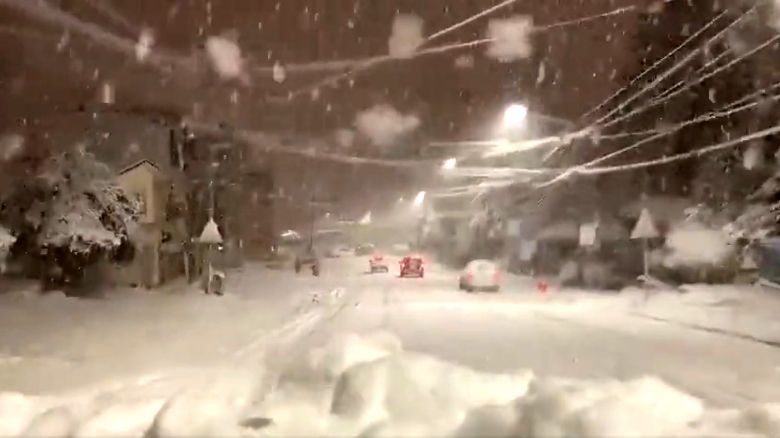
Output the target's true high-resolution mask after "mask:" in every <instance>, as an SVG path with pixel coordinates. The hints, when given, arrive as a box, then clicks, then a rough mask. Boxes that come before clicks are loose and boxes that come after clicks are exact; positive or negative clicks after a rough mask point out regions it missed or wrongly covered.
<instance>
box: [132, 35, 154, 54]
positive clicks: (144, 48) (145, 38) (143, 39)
mask: <svg viewBox="0 0 780 438" xmlns="http://www.w3.org/2000/svg"><path fill="white" fill-rule="evenodd" d="M153 46H154V33H153V32H152V30H151V29H148V28H144V29H142V30H141V33H140V34H139V35H138V41H137V42H136V43H135V59H136V60H137V61H138V62H144V61H146V58H147V57H149V54H150V53H152V47H153Z"/></svg>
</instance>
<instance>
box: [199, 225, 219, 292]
mask: <svg viewBox="0 0 780 438" xmlns="http://www.w3.org/2000/svg"><path fill="white" fill-rule="evenodd" d="M198 242H199V243H203V244H205V245H207V249H206V258H207V262H208V271H207V272H206V275H207V277H206V281H205V285H204V288H205V289H206V293H207V294H209V293H212V292H213V293H216V294H217V295H222V282H223V280H224V277H225V274H224V273H222V272H221V271H216V270H214V254H213V252H214V246H216V245H219V244H221V243H222V235H221V234H220V233H219V228H218V227H217V223H216V222H214V218H209V221H208V222H206V225H204V226H203V231H202V232H201V233H200V237H199V238H198Z"/></svg>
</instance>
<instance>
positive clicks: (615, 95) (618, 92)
mask: <svg viewBox="0 0 780 438" xmlns="http://www.w3.org/2000/svg"><path fill="white" fill-rule="evenodd" d="M726 12H728V10H727V9H724V10H723V12H721V13H720V14H718V15H717V16H715V18H713V19H712V20H710V21H709V22H707V23H706V24H705V25H704V26H702V27H701V28H700V29H699V30H697V31H696V32H694V33H693V34H692V35H691V36H689V37H688V38H686V39H685V40H684V41H683V42H682V43H680V45H678V46H677V47H675V48H674V49H672V50H670V51H669V53H667V54H666V55H664V56H663V57H661V59H659V60H658V61H656V62H654V63H653V65H651V66H650V67H647V68H646V69H644V70H643V71H642V72H641V73H639V74H638V75H637V76H636V77H634V78H633V79H631V81H630V82H629V83H628V85H626V86H625V87H622V88H620V89H618V90H617V91H615V92H614V93H613V94H612V95H610V96H609V97H607V98H606V99H605V100H604V101H603V102H601V103H599V104H598V105H596V106H595V107H593V108H592V109H590V110H588V112H586V113H585V114H583V115H582V116H580V120H582V119H584V118H587V117H589V116H590V115H592V114H593V113H595V112H596V111H598V110H600V109H601V108H603V107H604V106H605V105H607V104H608V103H610V102H612V100H614V99H615V98H616V97H618V96H619V95H620V94H622V93H623V92H625V91H626V90H628V88H629V87H632V86H634V85H635V84H636V83H637V82H639V81H640V80H641V79H642V78H644V77H645V76H647V74H648V73H650V72H651V71H654V70H655V69H656V68H658V66H660V65H661V64H663V63H664V62H666V60H667V59H669V58H671V57H672V56H674V55H675V54H676V53H677V52H679V51H680V50H682V49H683V47H685V46H687V45H688V44H689V43H690V42H691V41H693V40H695V39H696V38H698V37H699V36H700V35H701V34H703V33H704V32H705V31H706V30H707V29H709V28H710V27H712V26H713V25H714V24H715V23H716V22H717V21H718V20H720V19H721V17H723V16H724V15H725V14H726ZM711 42H712V41H711V40H709V41H708V43H711ZM673 67H674V66H673Z"/></svg>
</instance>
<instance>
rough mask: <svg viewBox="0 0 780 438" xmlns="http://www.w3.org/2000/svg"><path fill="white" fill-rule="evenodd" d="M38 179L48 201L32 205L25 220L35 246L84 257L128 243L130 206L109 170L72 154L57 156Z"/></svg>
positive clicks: (86, 155) (89, 157)
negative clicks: (32, 228)
mask: <svg viewBox="0 0 780 438" xmlns="http://www.w3.org/2000/svg"><path fill="white" fill-rule="evenodd" d="M39 179H40V180H41V181H42V182H43V183H44V184H45V185H46V186H47V187H48V189H49V190H50V191H51V196H49V197H48V198H44V199H38V200H36V201H35V204H34V205H33V206H32V207H31V208H30V210H29V211H28V212H27V215H26V217H27V219H28V220H29V221H30V222H31V224H32V225H33V226H36V227H37V229H38V235H37V243H38V245H40V246H41V247H60V248H67V249H68V250H69V251H70V252H72V253H80V254H83V253H89V252H91V251H93V250H95V249H101V250H113V249H116V248H118V247H119V246H120V245H121V244H122V242H123V241H124V240H126V239H127V237H128V227H129V226H130V225H131V224H132V223H133V222H134V220H135V213H136V211H135V206H134V205H133V204H132V203H131V202H130V201H129V200H128V198H127V197H126V196H125V193H124V192H123V191H122V189H121V188H120V187H119V185H118V184H117V183H116V181H115V179H114V174H113V172H112V171H111V169H109V168H108V166H106V165H105V164H103V163H100V162H99V161H97V160H95V159H94V157H93V156H92V155H91V154H89V153H87V152H85V151H72V152H66V153H64V154H61V155H59V156H56V157H54V158H52V159H50V160H49V161H48V162H47V163H46V165H45V167H44V170H43V172H42V173H41V174H40V175H39Z"/></svg>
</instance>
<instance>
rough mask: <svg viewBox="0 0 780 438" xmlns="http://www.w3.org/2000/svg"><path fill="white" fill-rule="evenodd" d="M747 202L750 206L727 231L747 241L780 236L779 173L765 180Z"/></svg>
mask: <svg viewBox="0 0 780 438" xmlns="http://www.w3.org/2000/svg"><path fill="white" fill-rule="evenodd" d="M747 200H748V201H749V202H750V204H748V206H747V208H745V210H744V212H743V213H742V214H741V215H740V216H739V217H738V218H737V219H736V220H735V221H734V222H733V223H731V224H729V225H728V226H727V231H728V232H729V233H730V234H731V235H732V236H734V237H737V238H745V239H748V240H752V239H756V238H762V237H766V236H776V235H778V234H780V173H778V174H775V175H774V176H773V177H771V178H769V179H767V180H766V181H765V182H764V184H762V185H761V187H759V188H758V190H756V191H755V192H754V193H753V194H751V195H750V196H749V197H748V198H747Z"/></svg>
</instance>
